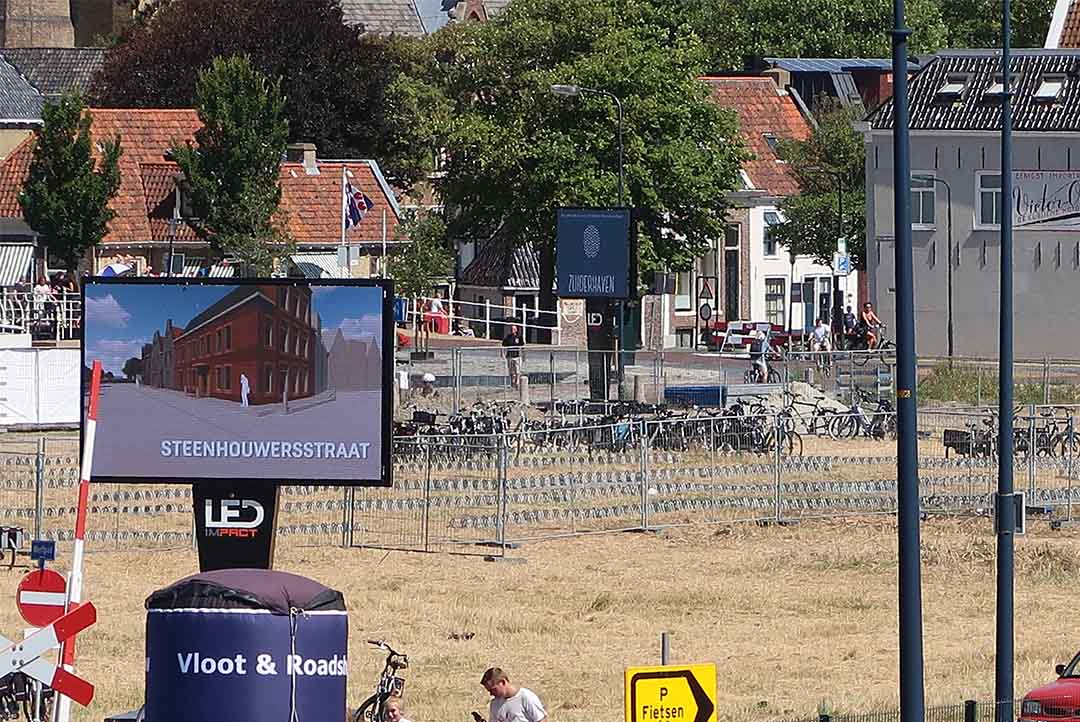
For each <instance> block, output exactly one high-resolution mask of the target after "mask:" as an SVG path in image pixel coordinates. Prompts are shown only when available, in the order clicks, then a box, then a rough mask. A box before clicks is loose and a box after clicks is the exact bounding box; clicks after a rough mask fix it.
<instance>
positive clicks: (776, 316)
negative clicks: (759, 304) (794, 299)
mask: <svg viewBox="0 0 1080 722" xmlns="http://www.w3.org/2000/svg"><path fill="white" fill-rule="evenodd" d="M785 286H786V279H784V278H766V279H765V320H766V321H768V322H769V323H771V324H775V325H778V326H782V327H783V326H786V324H785V323H784V317H785V313H784V311H785V305H786V301H787V298H786V296H785V294H784V290H785Z"/></svg>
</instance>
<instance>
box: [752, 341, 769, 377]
mask: <svg viewBox="0 0 1080 722" xmlns="http://www.w3.org/2000/svg"><path fill="white" fill-rule="evenodd" d="M765 346H766V343H765V332H764V331H757V332H756V333H755V334H754V339H753V340H752V341H751V342H750V378H751V379H753V380H755V381H756V383H759V384H763V383H765V382H766V381H767V380H768V378H769V365H768V363H767V362H766V361H765V351H766V348H765Z"/></svg>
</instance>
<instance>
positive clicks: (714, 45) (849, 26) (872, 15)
mask: <svg viewBox="0 0 1080 722" xmlns="http://www.w3.org/2000/svg"><path fill="white" fill-rule="evenodd" d="M515 1H516V0H515ZM652 1H653V2H654V3H657V4H659V5H661V6H667V7H669V8H671V9H672V12H674V13H675V17H680V18H683V19H684V20H685V22H687V23H688V24H689V25H690V27H692V28H693V30H694V32H695V33H697V35H698V36H699V37H700V38H701V39H702V42H703V43H704V45H705V47H706V48H708V49H709V51H710V52H709V57H708V61H707V65H708V69H709V70H712V71H730V70H742V69H743V68H744V67H745V65H746V64H747V62H748V61H749V60H750V59H752V58H760V57H788V58H887V57H889V56H890V53H891V40H890V37H889V35H888V30H890V29H891V28H892V0H830V1H829V2H821V0H652ZM942 1H943V0H907V12H906V20H907V25H908V27H909V28H911V29H912V31H913V34H912V36H911V41H910V52H912V53H927V52H934V51H935V50H937V49H939V48H941V47H943V46H944V44H945V40H946V37H947V32H948V30H947V28H946V25H945V21H944V19H943V17H942V12H941V7H940V3H941V2H942ZM962 1H963V0H957V2H962ZM1039 1H1040V2H1042V1H1043V0H1039Z"/></svg>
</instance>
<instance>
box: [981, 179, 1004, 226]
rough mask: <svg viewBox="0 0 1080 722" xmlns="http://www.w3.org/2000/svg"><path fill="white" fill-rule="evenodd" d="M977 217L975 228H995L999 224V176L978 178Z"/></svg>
mask: <svg viewBox="0 0 1080 722" xmlns="http://www.w3.org/2000/svg"><path fill="white" fill-rule="evenodd" d="M977 183H978V191H979V193H978V195H979V217H978V222H977V223H976V224H975V225H977V226H996V225H998V224H999V223H1000V222H1001V174H1000V173H981V174H979V176H978V180H977Z"/></svg>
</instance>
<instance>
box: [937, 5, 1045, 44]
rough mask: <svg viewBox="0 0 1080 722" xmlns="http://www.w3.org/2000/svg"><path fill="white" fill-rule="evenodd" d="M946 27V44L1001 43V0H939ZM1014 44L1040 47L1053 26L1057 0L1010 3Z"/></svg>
mask: <svg viewBox="0 0 1080 722" xmlns="http://www.w3.org/2000/svg"><path fill="white" fill-rule="evenodd" d="M939 2H940V3H941V15H942V18H943V19H944V21H945V27H946V29H947V35H946V41H945V46H944V47H949V48H997V47H1001V0H939ZM1010 10H1011V11H1012V12H1011V20H1012V44H1013V47H1015V48H1041V47H1042V46H1043V43H1044V42H1045V41H1046V33H1047V31H1048V30H1049V29H1050V16H1051V14H1053V11H1054V0H1024V2H1014V3H1012V4H1011V5H1010Z"/></svg>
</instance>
